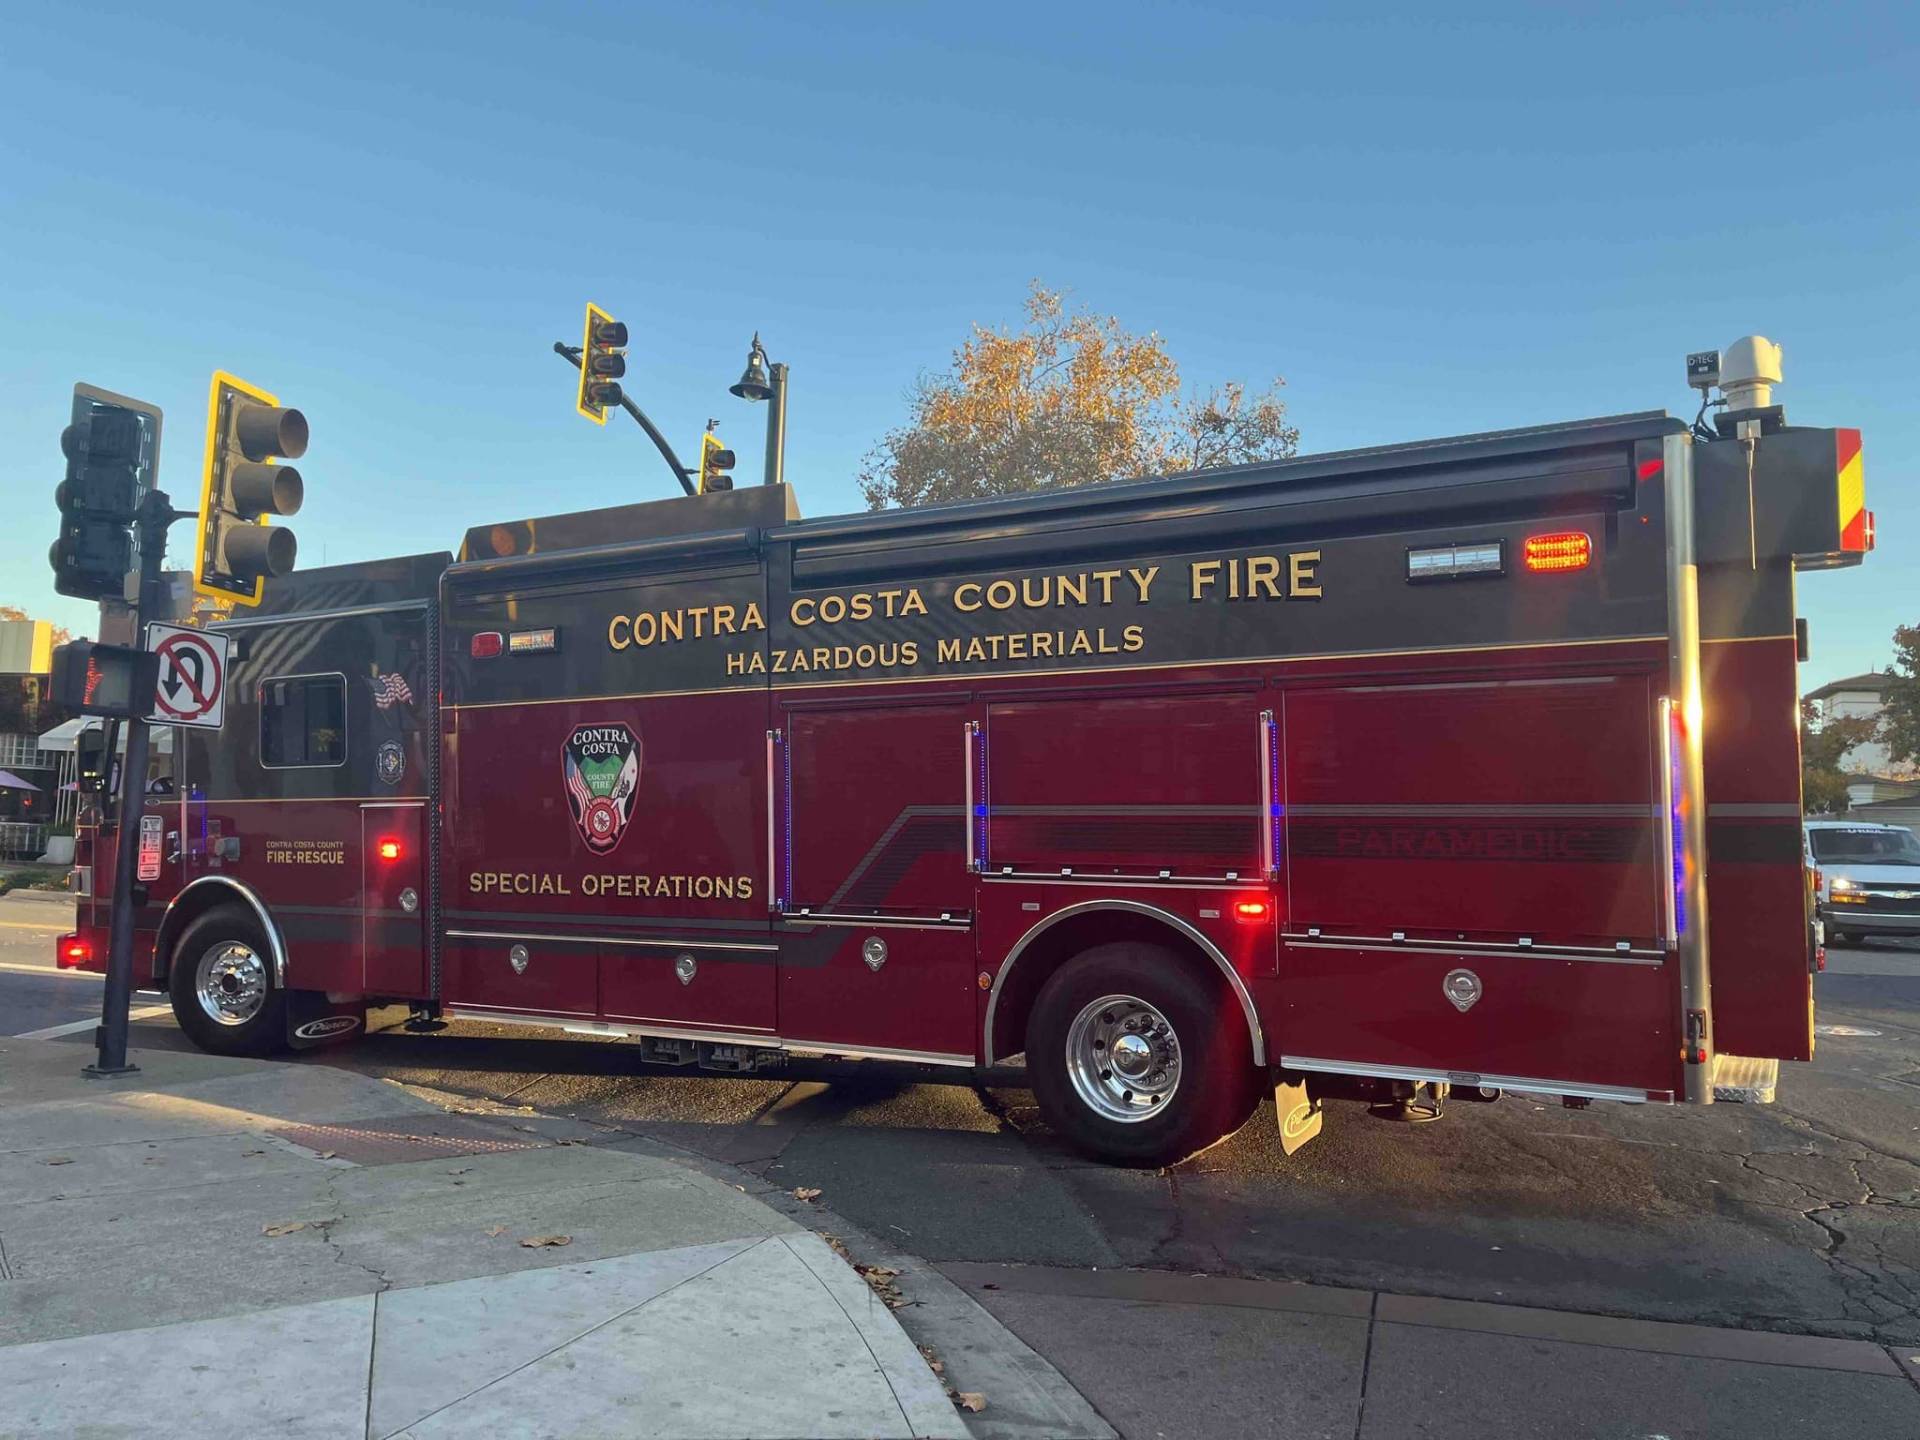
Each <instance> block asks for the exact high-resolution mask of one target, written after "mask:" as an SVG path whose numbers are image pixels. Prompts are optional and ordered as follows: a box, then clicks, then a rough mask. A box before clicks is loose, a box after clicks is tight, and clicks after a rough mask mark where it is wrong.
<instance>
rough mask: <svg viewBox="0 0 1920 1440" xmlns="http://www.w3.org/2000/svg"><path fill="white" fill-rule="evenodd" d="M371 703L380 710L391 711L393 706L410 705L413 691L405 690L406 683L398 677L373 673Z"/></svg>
mask: <svg viewBox="0 0 1920 1440" xmlns="http://www.w3.org/2000/svg"><path fill="white" fill-rule="evenodd" d="M373 703H374V704H375V705H377V706H379V707H380V708H381V709H382V710H391V709H392V708H393V707H394V706H395V705H411V704H412V703H413V691H411V690H409V689H408V688H407V682H406V681H405V680H404V679H402V678H401V677H400V676H398V675H381V674H378V673H375V675H374V677H373Z"/></svg>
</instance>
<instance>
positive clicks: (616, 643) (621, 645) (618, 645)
mask: <svg viewBox="0 0 1920 1440" xmlns="http://www.w3.org/2000/svg"><path fill="white" fill-rule="evenodd" d="M622 625H624V626H626V627H627V633H626V635H625V637H624V638H622V637H621V636H620V634H619V633H618V632H619V629H620V627H621V626H622ZM607 644H608V645H610V646H612V647H613V648H614V649H615V650H624V649H626V648H627V647H628V646H629V645H631V644H633V621H631V620H629V619H628V618H627V617H626V616H624V615H616V616H614V617H613V618H612V619H611V620H609V621H608V622H607Z"/></svg>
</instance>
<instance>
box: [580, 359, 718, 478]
mask: <svg viewBox="0 0 1920 1440" xmlns="http://www.w3.org/2000/svg"><path fill="white" fill-rule="evenodd" d="M553 353H554V354H556V355H558V356H559V357H560V358H561V359H562V360H566V361H568V362H569V363H571V364H572V366H573V368H574V369H576V370H578V369H579V368H580V347H579V346H578V345H568V344H565V343H563V342H562V341H559V340H556V341H554V342H553ZM620 408H621V409H622V410H624V411H626V412H627V414H629V415H631V416H632V417H633V418H634V419H635V420H637V421H638V422H639V424H640V428H641V429H642V430H644V431H646V432H647V438H648V439H649V440H651V441H653V443H654V445H655V446H657V447H658V448H659V451H660V454H661V456H662V457H663V458H664V459H665V460H666V462H667V466H668V468H669V469H671V470H672V471H673V478H674V479H676V480H678V481H679V482H680V488H681V489H682V490H684V491H686V492H687V494H689V495H691V494H693V493H694V488H693V481H692V479H691V478H689V477H691V476H692V474H693V471H691V470H689V469H688V468H687V467H686V466H684V465H682V464H681V463H680V457H679V456H678V455H676V454H674V453H673V447H672V446H671V445H669V444H668V443H667V437H666V436H664V435H662V434H661V433H660V430H659V428H658V427H657V426H656V425H655V424H654V423H653V421H651V420H649V419H648V418H647V412H646V411H644V410H642V409H641V408H640V407H639V406H638V405H636V404H634V403H633V401H632V400H631V399H630V398H628V396H627V395H626V393H625V392H624V391H623V392H622V393H621V396H620Z"/></svg>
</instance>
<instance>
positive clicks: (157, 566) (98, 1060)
mask: <svg viewBox="0 0 1920 1440" xmlns="http://www.w3.org/2000/svg"><path fill="white" fill-rule="evenodd" d="M172 519H173V507H172V506H171V505H170V504H168V502H167V497H166V496H165V495H163V494H161V493H160V492H159V491H157V490H156V491H152V492H150V493H149V494H148V496H147V498H146V503H145V504H144V505H143V506H142V508H141V511H140V589H139V593H138V598H137V599H136V600H135V601H134V607H133V648H134V649H136V650H144V649H146V648H147V626H146V620H147V617H148V616H149V615H152V614H155V613H157V612H158V611H159V609H160V608H161V607H160V585H161V580H160V574H161V566H162V564H163V563H164V561H165V558H166V551H167V526H168V524H169V523H170V522H171V521H172ZM151 703H152V697H151V696H148V697H144V698H143V697H141V696H138V695H136V696H135V697H134V713H133V715H132V717H131V718H130V719H128V721H127V755H126V758H125V759H124V760H122V761H121V762H120V815H119V824H118V825H117V826H116V827H115V830H116V834H117V845H116V848H115V850H114V852H113V908H112V911H111V916H110V919H109V922H108V929H107V937H108V938H107V983H106V991H105V994H104V995H103V996H102V997H101V1001H100V1027H99V1029H97V1030H95V1031H94V1044H95V1046H96V1048H97V1051H98V1053H97V1055H96V1056H95V1059H94V1062H93V1064H91V1065H88V1066H85V1067H83V1068H82V1070H81V1072H80V1073H81V1074H83V1075H86V1076H88V1077H90V1078H93V1079H105V1078H108V1077H111V1076H114V1075H133V1074H137V1073H138V1072H139V1069H140V1067H139V1066H138V1065H132V1064H129V1063H128V1062H127V1011H128V1009H129V1008H130V1007H131V1005H132V1003H133V902H134V886H135V885H136V884H138V883H139V882H138V874H139V872H138V869H137V862H138V860H139V853H140V820H141V817H142V816H143V815H144V814H145V813H146V800H147V722H146V718H145V711H146V708H147V706H148V705H150V704H151ZM107 767H108V773H109V774H111V773H112V767H113V755H112V752H111V751H109V752H108V754H107Z"/></svg>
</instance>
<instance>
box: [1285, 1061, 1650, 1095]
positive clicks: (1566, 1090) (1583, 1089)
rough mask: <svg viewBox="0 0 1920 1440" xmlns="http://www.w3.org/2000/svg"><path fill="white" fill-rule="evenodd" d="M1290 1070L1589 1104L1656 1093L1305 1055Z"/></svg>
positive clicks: (1615, 1087)
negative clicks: (1571, 1099) (1569, 1099)
mask: <svg viewBox="0 0 1920 1440" xmlns="http://www.w3.org/2000/svg"><path fill="white" fill-rule="evenodd" d="M1280 1063H1281V1064H1282V1065H1284V1066H1285V1067H1286V1068H1287V1069H1289V1070H1312V1071H1317V1072H1319V1073H1321V1074H1325V1075H1366V1076H1372V1077H1376V1078H1378V1079H1382V1080H1418V1081H1427V1082H1433V1083H1446V1084H1449V1085H1486V1086H1490V1087H1493V1088H1495V1089H1499V1090H1522V1091H1525V1092H1527V1093H1528V1094H1532V1095H1577V1096H1584V1097H1585V1098H1587V1099H1589V1100H1621V1101H1625V1102H1626V1103H1627V1104H1629V1105H1645V1104H1647V1103H1648V1102H1649V1101H1651V1100H1652V1098H1653V1095H1654V1092H1653V1091H1650V1090H1639V1089H1635V1088H1634V1087H1633V1086H1631V1085H1589V1084H1579V1083H1576V1082H1574V1081H1571V1080H1540V1079H1536V1078H1534V1077H1533V1076H1529V1075H1482V1074H1475V1073H1474V1072H1472V1071H1468V1070H1434V1069H1429V1068H1427V1067H1425V1066H1416V1065H1374V1064H1369V1063H1366V1062H1364V1061H1359V1060H1320V1059H1315V1058H1312V1057H1308V1056H1304V1055H1282V1056H1281V1057H1280Z"/></svg>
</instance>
